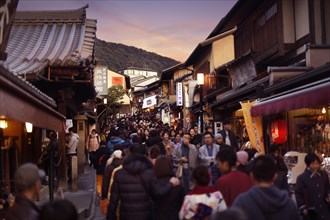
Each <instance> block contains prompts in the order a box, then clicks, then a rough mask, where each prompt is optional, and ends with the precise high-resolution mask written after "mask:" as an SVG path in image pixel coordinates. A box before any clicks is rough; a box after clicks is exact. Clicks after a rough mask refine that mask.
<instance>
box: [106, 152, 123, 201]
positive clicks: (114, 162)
mask: <svg viewBox="0 0 330 220" xmlns="http://www.w3.org/2000/svg"><path fill="white" fill-rule="evenodd" d="M115 152H116V151H115ZM115 152H114V153H113V154H112V155H113V157H114V158H113V160H112V162H111V164H109V165H108V166H106V167H105V170H104V174H103V179H102V189H101V199H107V198H108V193H109V187H110V180H111V175H112V172H113V170H114V169H116V168H117V167H119V166H120V165H121V164H122V163H123V160H124V159H123V155H121V157H120V158H117V157H115V155H116V154H115Z"/></svg>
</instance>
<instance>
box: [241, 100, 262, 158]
mask: <svg viewBox="0 0 330 220" xmlns="http://www.w3.org/2000/svg"><path fill="white" fill-rule="evenodd" d="M254 103H255V102H246V103H241V106H242V111H243V116H244V121H245V125H246V130H247V133H248V135H249V138H250V142H251V145H252V147H253V148H255V149H256V150H257V151H258V152H261V153H262V154H265V148H264V141H263V137H262V124H261V120H260V117H252V115H251V107H252V105H253V104H254Z"/></svg>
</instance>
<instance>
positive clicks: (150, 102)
mask: <svg viewBox="0 0 330 220" xmlns="http://www.w3.org/2000/svg"><path fill="white" fill-rule="evenodd" d="M154 105H157V95H153V96H149V97H148V98H145V99H143V105H142V109H145V108H149V107H151V106H154Z"/></svg>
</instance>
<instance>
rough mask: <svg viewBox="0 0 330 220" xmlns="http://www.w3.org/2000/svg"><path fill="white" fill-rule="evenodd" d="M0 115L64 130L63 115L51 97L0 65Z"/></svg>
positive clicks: (42, 126)
mask: <svg viewBox="0 0 330 220" xmlns="http://www.w3.org/2000/svg"><path fill="white" fill-rule="evenodd" d="M0 85H1V86H0V116H1V117H5V118H8V119H12V120H17V121H21V122H30V123H32V124H33V125H34V126H36V127H39V128H46V129H49V130H56V131H62V130H64V124H65V116H63V115H61V114H60V113H59V112H57V111H56V110H55V109H54V108H55V107H56V103H55V101H54V100H53V99H51V98H50V97H48V96H47V95H45V94H43V93H42V92H41V91H40V90H38V89H37V88H36V87H34V86H33V85H31V84H30V83H28V82H26V81H25V80H23V79H21V78H19V77H17V76H14V75H13V74H12V73H9V72H8V71H6V70H5V69H4V68H3V67H1V66H0Z"/></svg>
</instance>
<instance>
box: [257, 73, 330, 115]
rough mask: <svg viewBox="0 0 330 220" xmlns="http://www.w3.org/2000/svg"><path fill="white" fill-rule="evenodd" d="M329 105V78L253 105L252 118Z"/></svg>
mask: <svg viewBox="0 0 330 220" xmlns="http://www.w3.org/2000/svg"><path fill="white" fill-rule="evenodd" d="M329 103H330V78H327V79H324V80H320V81H317V82H314V83H311V84H308V85H305V86H302V87H299V88H296V89H293V90H290V91H287V92H285V93H281V94H278V95H276V96H272V97H270V98H267V99H264V100H263V101H260V102H258V103H256V104H255V105H253V107H252V109H251V114H252V116H260V115H271V114H277V113H280V112H285V111H289V110H294V109H299V108H308V107H317V106H323V105H328V104H329Z"/></svg>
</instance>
